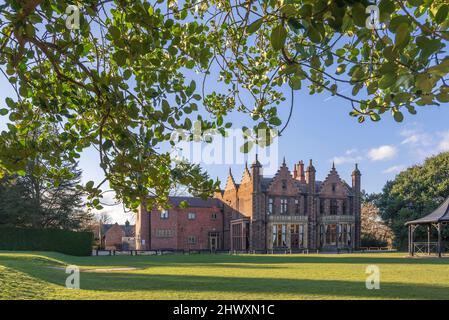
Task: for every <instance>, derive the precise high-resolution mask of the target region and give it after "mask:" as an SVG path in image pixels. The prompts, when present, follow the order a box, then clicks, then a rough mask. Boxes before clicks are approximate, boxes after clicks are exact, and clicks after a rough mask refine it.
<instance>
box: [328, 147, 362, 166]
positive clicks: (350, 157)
mask: <svg viewBox="0 0 449 320" xmlns="http://www.w3.org/2000/svg"><path fill="white" fill-rule="evenodd" d="M361 160H363V157H362V156H361V155H360V153H359V151H358V150H357V149H351V150H347V151H346V152H345V154H344V155H342V156H335V157H334V158H333V159H332V161H333V162H334V163H335V164H336V165H340V164H345V163H355V162H358V161H361Z"/></svg>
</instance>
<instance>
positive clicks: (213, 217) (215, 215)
mask: <svg viewBox="0 0 449 320" xmlns="http://www.w3.org/2000/svg"><path fill="white" fill-rule="evenodd" d="M210 218H211V219H212V220H217V213H216V212H212V214H211V216H210Z"/></svg>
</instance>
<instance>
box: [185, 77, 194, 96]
mask: <svg viewBox="0 0 449 320" xmlns="http://www.w3.org/2000/svg"><path fill="white" fill-rule="evenodd" d="M195 89H196V83H195V81H193V80H192V81H190V85H189V87H188V88H187V90H186V94H187V95H188V96H189V97H190V96H191V95H192V94H193V92H195Z"/></svg>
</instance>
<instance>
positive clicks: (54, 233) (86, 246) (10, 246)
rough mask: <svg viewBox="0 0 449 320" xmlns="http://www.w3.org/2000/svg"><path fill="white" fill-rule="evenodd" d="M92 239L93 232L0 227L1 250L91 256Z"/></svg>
mask: <svg viewBox="0 0 449 320" xmlns="http://www.w3.org/2000/svg"><path fill="white" fill-rule="evenodd" d="M92 241H93V233H92V232H74V231H68V230H60V229H29V228H16V227H0V250H13V251H14V250H28V251H56V252H60V253H65V254H70V255H74V256H89V255H91V253H92Z"/></svg>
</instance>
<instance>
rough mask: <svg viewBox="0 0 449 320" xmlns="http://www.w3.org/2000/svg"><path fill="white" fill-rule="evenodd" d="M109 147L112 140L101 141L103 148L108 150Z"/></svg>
mask: <svg viewBox="0 0 449 320" xmlns="http://www.w3.org/2000/svg"><path fill="white" fill-rule="evenodd" d="M111 147H112V141H111V140H106V141H105V142H103V149H105V150H108V149H109V148H111Z"/></svg>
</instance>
